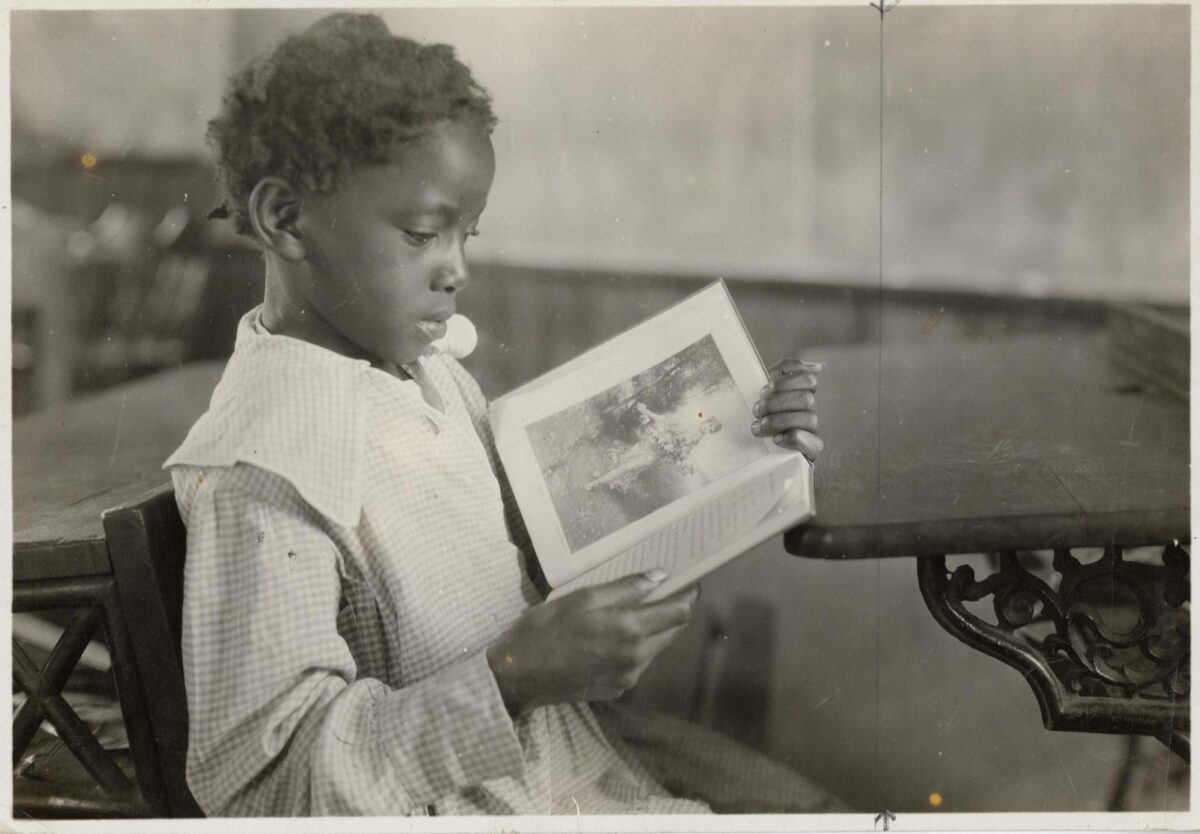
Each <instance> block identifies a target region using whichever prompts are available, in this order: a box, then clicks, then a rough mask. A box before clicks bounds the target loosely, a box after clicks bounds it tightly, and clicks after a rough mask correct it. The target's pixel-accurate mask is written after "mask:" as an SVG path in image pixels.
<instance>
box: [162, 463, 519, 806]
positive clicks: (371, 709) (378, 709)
mask: <svg viewBox="0 0 1200 834" xmlns="http://www.w3.org/2000/svg"><path fill="white" fill-rule="evenodd" d="M247 472H250V473H251V474H252V475H253V474H255V473H257V474H258V475H266V473H261V472H259V471H256V470H253V468H252V467H246V466H244V465H239V466H235V467H230V468H224V467H218V468H215V469H211V470H201V469H199V468H197V467H191V466H179V467H176V468H174V469H173V470H172V476H173V478H174V480H175V485H176V492H177V495H178V496H179V497H180V508H181V510H182V511H183V517H184V520H185V522H186V524H187V528H188V559H187V566H186V574H185V593H184V620H183V660H184V671H185V678H186V684H187V693H188V709H189V715H190V727H191V732H190V738H189V749H188V784H189V786H190V787H191V789H192V792H193V794H194V795H195V796H196V799H197V801H198V802H199V803H200V805H201V807H202V808H204V810H205V811H206V812H207V813H209V814H213V815H239V816H242V815H263V814H269V815H355V814H411V813H421V812H423V811H424V809H425V806H427V805H428V804H430V803H432V802H434V801H435V800H437V799H438V798H440V797H443V796H445V795H447V794H450V793H452V792H458V791H461V790H463V789H465V788H468V787H470V786H473V785H478V784H480V783H482V782H484V781H487V780H489V779H494V778H498V777H502V776H513V777H517V778H519V777H520V776H521V775H522V773H523V768H524V760H523V753H522V747H521V744H520V742H519V741H518V739H517V735H516V732H515V730H514V727H513V724H512V721H511V719H510V718H509V716H508V714H507V712H506V710H505V707H504V703H503V700H502V698H501V697H500V693H499V691H498V690H497V687H496V682H495V678H494V676H493V675H492V672H491V670H490V669H489V667H488V664H487V659H486V657H485V656H484V654H483V653H482V652H476V653H474V654H471V655H468V656H465V657H463V658H462V659H460V660H457V661H455V662H452V663H451V664H449V665H447V666H445V667H443V668H442V669H441V670H440V671H438V672H436V673H434V674H431V675H429V676H427V677H425V678H424V679H422V680H420V681H419V682H416V683H414V684H412V685H409V686H404V687H399V688H392V687H389V686H388V685H386V684H385V683H384V682H382V681H381V680H378V679H374V678H366V677H364V678H358V677H357V674H356V673H357V669H356V664H355V662H354V658H353V656H352V653H351V650H350V647H349V645H348V644H347V642H346V640H345V639H344V638H343V636H342V632H341V631H339V623H340V621H341V618H342V617H343V616H344V615H345V614H346V613H347V612H346V611H345V610H344V596H343V586H342V583H343V580H344V576H343V571H342V566H341V563H340V558H339V553H338V549H337V547H336V545H335V544H334V542H333V540H332V539H331V538H330V537H329V536H328V535H327V534H326V533H325V532H324V531H323V530H322V529H321V527H320V525H319V523H318V520H317V518H315V517H306V515H305V514H304V513H303V512H301V511H298V510H294V509H287V507H292V506H294V504H292V503H291V502H278V501H273V500H270V496H265V495H263V494H262V490H261V489H258V488H250V487H248V486H247V485H248V484H258V485H261V484H262V483H278V484H281V485H283V486H281V487H280V488H284V487H285V486H286V482H283V481H281V480H278V479H274V480H273V479H272V478H270V477H260V478H258V479H257V480H256V479H255V478H253V477H250V478H248V477H246V473H247ZM351 614H352V612H351ZM343 625H344V624H343ZM352 626H353V624H350V626H349V627H352Z"/></svg>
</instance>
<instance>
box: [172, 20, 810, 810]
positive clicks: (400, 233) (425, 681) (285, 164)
mask: <svg viewBox="0 0 1200 834" xmlns="http://www.w3.org/2000/svg"><path fill="white" fill-rule="evenodd" d="M494 124H495V117H494V116H493V114H492V110H491V106H490V101H489V98H488V96H487V94H486V93H485V91H484V90H483V89H482V88H481V87H480V86H479V85H478V84H476V82H475V81H474V80H473V79H472V77H471V74H470V72H469V71H468V70H467V68H466V67H465V66H463V65H462V64H461V63H459V62H458V61H457V60H455V58H454V55H453V52H452V50H451V49H450V48H449V47H446V46H422V45H419V44H417V43H415V42H413V41H409V40H406V39H403V38H397V37H393V36H392V35H390V34H389V32H388V31H387V29H386V27H385V26H384V25H383V23H382V22H381V21H380V20H379V19H378V18H376V17H373V16H370V15H351V14H335V15H332V16H330V17H327V18H325V19H323V20H322V21H320V22H318V23H317V24H315V25H314V26H313V27H311V28H310V29H308V30H307V31H305V32H304V33H303V34H300V35H298V36H294V37H291V38H288V39H287V40H285V41H284V42H283V43H282V44H281V45H280V46H279V47H278V48H276V50H275V51H274V52H273V53H272V54H270V55H269V56H268V57H266V58H265V59H264V60H261V61H259V62H257V63H255V64H253V65H252V66H250V67H249V68H248V69H246V70H245V71H244V72H243V73H241V74H240V75H238V76H237V77H236V78H235V79H234V81H233V84H232V89H231V90H230V91H229V93H228V94H227V96H226V98H225V100H224V107H223V112H222V114H221V115H220V117H219V118H217V119H215V120H214V121H213V122H212V123H211V125H210V139H211V140H212V142H213V144H214V146H215V148H216V150H217V153H218V157H219V162H218V164H219V171H220V176H221V180H222V184H223V187H224V191H225V202H224V205H223V208H222V210H221V211H222V213H224V214H225V215H226V216H228V217H230V218H231V219H232V221H233V223H234V224H235V226H236V228H237V230H238V231H239V232H241V233H243V234H245V235H248V236H250V237H252V238H253V239H254V240H255V241H256V242H257V243H258V244H259V245H260V246H261V248H262V250H263V252H264V256H265V261H266V295H265V299H264V302H263V304H262V305H261V306H260V307H258V308H256V309H254V310H252V311H251V312H250V313H248V314H247V315H246V316H245V317H244V318H243V320H242V321H241V324H240V326H239V330H238V335H237V343H236V348H235V350H234V353H233V356H232V357H231V359H230V361H229V364H228V366H227V368H226V370H225V373H224V376H223V377H222V380H221V383H220V385H219V386H218V387H217V389H216V391H215V392H214V394H213V398H212V402H211V405H210V407H209V410H208V412H207V413H206V414H205V415H204V416H203V417H202V418H201V419H200V420H199V421H198V422H197V423H196V425H195V426H194V427H193V428H192V430H191V432H190V433H189V435H188V437H187V440H186V441H185V442H184V443H183V445H182V446H181V447H180V448H179V449H178V450H177V451H176V452H175V454H174V455H172V456H171V458H170V459H169V460H168V461H167V463H166V465H167V466H168V467H170V469H171V475H172V478H173V481H174V485H175V489H176V495H177V500H178V503H179V507H180V510H181V513H182V515H183V519H184V521H185V522H186V524H187V528H188V559H187V572H186V577H185V602H184V622H183V655H184V667H185V672H186V682H187V692H188V707H189V714H190V726H191V731H190V732H191V735H190V739H189V750H188V782H189V785H190V786H191V788H192V791H193V793H194V794H195V796H196V798H197V800H198V801H199V803H200V805H201V806H202V807H203V808H204V809H205V811H206V812H207V813H209V814H214V815H218V814H219V815H260V814H269V815H288V814H307V815H349V814H420V813H425V812H435V813H438V814H465V813H489V814H502V813H523V814H524V813H548V812H554V813H562V812H565V813H580V812H582V813H628V812H634V811H639V812H660V813H661V812H679V811H702V810H706V807H705V806H704V805H702V804H700V803H697V802H693V801H688V800H685V799H680V798H676V797H673V796H671V795H669V794H667V792H666V791H665V790H664V788H663V787H662V786H661V784H660V783H659V782H658V781H656V780H655V779H654V778H653V777H652V776H651V775H650V773H649V772H648V771H647V770H646V769H645V767H643V765H642V764H641V763H639V761H638V760H637V758H636V756H634V755H633V754H632V753H631V751H630V749H629V748H628V747H626V746H625V745H624V744H623V743H622V742H621V741H620V740H619V739H617V738H615V736H613V734H612V732H611V730H609V731H606V729H605V727H604V726H602V724H601V722H600V721H599V720H598V718H597V715H596V713H595V712H594V711H593V707H592V706H591V705H590V702H594V701H602V700H605V699H611V698H613V697H615V696H617V695H619V694H621V693H622V692H624V691H625V690H627V689H628V688H629V687H631V686H632V685H633V684H634V683H635V682H636V680H637V679H638V676H639V675H640V674H641V672H642V670H643V669H645V668H646V666H647V665H648V664H649V662H650V661H651V660H652V659H653V657H654V656H655V655H656V654H657V653H658V652H659V651H661V650H662V649H663V648H664V647H665V646H666V645H667V644H668V643H669V642H670V641H671V639H672V638H673V637H674V636H675V635H676V634H677V633H678V632H679V631H680V629H681V628H683V626H684V625H685V624H686V622H687V620H688V616H689V614H690V612H691V609H692V606H693V604H694V602H695V599H696V591H695V590H694V589H692V590H689V591H685V592H683V593H681V594H678V595H676V596H674V597H671V598H669V599H666V600H662V601H660V602H656V603H643V602H641V599H642V597H644V596H645V595H646V594H647V593H648V592H649V591H650V590H651V589H652V588H653V587H654V586H655V585H656V584H657V583H658V582H660V581H661V580H662V579H663V576H662V575H661V573H659V574H658V575H637V576H631V577H628V578H626V579H624V580H621V581H618V582H615V583H612V584H609V585H605V586H600V587H597V588H592V589H588V590H584V591H581V592H578V593H575V594H571V595H568V596H565V597H563V598H562V599H561V600H557V601H555V602H553V603H545V602H543V601H542V597H541V595H540V594H539V593H538V591H537V589H536V587H535V585H534V583H533V582H532V581H531V580H530V578H529V574H528V573H527V565H526V560H525V557H524V555H523V554H526V553H531V552H532V551H531V550H530V549H529V546H528V540H527V538H526V535H525V533H524V528H523V525H522V523H521V520H520V517H519V515H518V514H517V512H516V510H515V507H514V504H513V502H512V500H511V495H510V493H509V492H508V489H507V485H506V484H505V483H504V481H503V477H502V475H501V474H500V469H499V463H498V461H497V459H496V455H495V451H494V448H493V444H492V436H491V431H490V428H489V426H488V423H487V418H486V407H485V403H484V399H483V397H482V396H481V394H480V391H479V389H478V387H477V386H476V385H475V383H474V381H473V380H472V379H471V377H470V376H469V375H468V374H467V373H466V372H465V371H464V370H463V369H462V367H461V366H460V365H459V364H458V363H457V362H456V361H455V359H454V358H452V357H451V356H449V355H447V353H446V352H444V351H439V350H438V349H437V348H435V347H433V343H434V342H436V341H438V340H439V339H440V338H441V337H442V336H444V334H445V331H446V321H447V320H448V319H449V318H450V317H451V316H452V315H453V314H454V312H455V302H456V299H457V295H458V293H459V292H460V291H462V290H463V288H464V287H465V286H466V284H467V277H468V276H467V265H466V260H465V254H464V247H465V245H466V242H467V239H468V238H469V237H471V236H472V235H474V234H476V233H477V232H476V225H477V223H478V221H479V217H480V215H481V214H482V212H483V210H484V205H485V203H486V201H487V196H488V191H489V189H490V187H491V184H492V177H493V173H494V157H493V154H492V147H491V142H490V139H489V135H490V132H491V128H492V126H493V125H494ZM782 367H783V374H784V375H783V376H780V377H779V378H778V380H777V381H776V382H775V383H774V384H773V386H772V390H770V391H767V392H765V393H764V397H763V399H762V400H761V401H760V402H759V403H758V405H757V406H756V409H755V415H756V416H757V417H758V418H759V419H757V420H756V421H755V423H754V426H753V431H754V432H755V433H757V434H760V435H764V436H766V435H775V437H776V440H777V441H778V442H780V443H784V444H787V445H790V446H792V447H793V448H798V449H801V450H803V451H804V452H805V453H806V454H808V455H810V456H813V455H815V454H816V453H817V451H819V449H820V441H819V440H818V439H817V437H816V436H815V434H814V433H813V432H814V431H815V429H816V417H815V415H814V413H813V412H812V408H813V388H814V387H815V384H816V380H815V374H816V371H817V370H819V369H818V368H817V367H814V366H810V365H807V364H805V363H800V362H788V363H784V364H783V366H782ZM531 561H532V560H531ZM726 754H728V753H727V751H726V753H725V754H722V755H726ZM728 755H732V754H728ZM747 755H748V756H749V755H750V754H748V753H747ZM748 760H754V761H757V760H756V759H753V757H751V759H748ZM763 762H765V760H763ZM760 764H762V767H763V768H765V769H764V770H761V771H759V772H767V771H768V770H770V768H772V767H775V768H777V766H775V765H770V764H769V763H765V764H764V763H760ZM790 785H791V786H790V787H789V788H787V790H794V791H797V792H798V793H797V794H796V795H797V796H800V797H801V798H802V799H803V801H805V802H808V801H809V800H810V799H811V797H812V791H811V790H810V789H809V788H808V787H807V786H806V785H804V783H803V782H802V781H801V780H799V778H798V777H796V778H795V781H794V782H792V783H790ZM806 790H807V791H808V793H805V791H806ZM812 801H814V802H815V800H812ZM793 810H795V809H793Z"/></svg>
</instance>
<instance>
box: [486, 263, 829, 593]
mask: <svg viewBox="0 0 1200 834" xmlns="http://www.w3.org/2000/svg"><path fill="white" fill-rule="evenodd" d="M767 382H768V375H767V371H766V369H765V368H764V367H763V363H762V360H761V359H760V358H759V356H758V352H757V351H756V350H755V348H754V344H753V343H752V342H751V341H750V337H749V336H748V335H747V334H746V329H745V327H744V326H743V324H742V321H741V317H740V316H739V315H738V312H737V308H735V307H734V305H733V300H732V299H731V298H730V296H729V292H728V290H727V288H726V287H725V284H724V282H722V281H718V282H716V283H714V284H711V285H710V286H708V287H706V288H705V289H703V290H701V291H700V292H697V293H695V294H694V295H691V296H689V297H688V298H686V299H684V300H683V301H681V302H679V303H678V304H676V305H675V306H673V307H671V308H669V309H667V310H665V311H664V312H662V313H659V314H658V315H656V316H654V317H652V318H650V319H647V320H646V321H644V322H642V323H641V324H639V325H637V326H635V327H633V328H631V329H630V330H627V331H626V332H624V333H622V334H621V335H619V336H617V337H615V338H613V339H611V340H609V341H607V342H605V343H604V344H602V345H600V346H599V347H596V348H593V349H591V350H589V351H587V352H586V353H584V354H582V355H581V356H579V357H577V358H575V359H573V360H571V361H570V362H568V363H567V364H565V365H562V366H561V367H559V368H556V369H555V370H553V371H551V372H549V373H547V374H545V375H544V376H541V377H539V378H538V379H535V380H534V381H532V382H530V383H527V384H526V385H523V386H521V387H520V388H518V389H516V390H515V391H513V392H511V393H509V394H506V395H505V396H503V397H500V398H499V399H497V400H494V401H493V402H492V405H491V420H492V427H493V430H494V432H495V435H496V445H497V447H498V449H499V451H500V458H501V460H502V461H503V463H504V468H505V470H506V472H507V473H508V478H509V481H510V482H511V484H512V488H513V492H514V494H515V495H516V499H517V503H518V505H519V506H520V508H521V513H522V515H523V516H524V518H525V524H526V526H527V527H528V529H529V534H530V537H531V538H532V540H533V546H534V549H535V550H536V551H537V556H538V560H539V561H540V562H541V566H542V572H543V573H544V574H545V576H546V580H547V582H548V583H549V584H550V586H551V588H553V592H552V593H551V595H550V596H551V598H552V599H553V598H554V597H555V596H557V595H560V594H563V593H567V592H569V591H573V590H576V589H578V588H582V587H585V586H587V585H593V584H597V583H600V582H608V581H610V580H613V579H617V578H619V577H621V576H625V575H628V574H631V573H639V572H642V571H647V570H650V569H651V568H654V567H660V568H662V569H663V570H665V571H666V572H667V574H668V578H667V579H666V580H665V581H664V582H663V583H662V584H661V585H660V586H659V587H658V588H656V589H655V590H654V591H653V593H652V594H651V595H650V596H649V597H647V599H659V598H662V597H665V596H667V595H669V594H671V593H674V592H675V591H677V590H679V589H681V588H684V587H686V586H687V585H690V584H692V583H693V582H695V581H696V580H698V579H699V578H700V577H702V576H704V575H705V574H706V573H709V572H710V571H712V570H714V569H716V568H717V567H719V566H721V565H722V564H724V563H725V562H728V561H729V560H730V559H733V558H735V557H737V556H739V555H741V554H742V553H744V552H746V551H747V550H749V549H750V548H752V547H754V546H755V545H757V544H760V543H761V542H763V541H764V540H765V539H767V538H769V537H771V536H773V535H776V534H778V533H780V532H782V531H783V530H785V529H787V528H789V527H793V526H795V525H796V524H799V523H801V522H803V521H805V520H807V519H809V518H811V517H812V516H813V514H814V503H813V486H812V469H811V467H810V465H809V463H808V461H807V460H806V459H805V457H804V456H803V455H802V454H800V453H799V452H793V451H790V450H787V449H782V448H780V447H779V446H777V445H776V444H775V443H774V441H773V440H771V439H770V438H766V439H760V438H757V437H755V436H754V435H753V434H751V433H750V424H751V422H752V421H753V419H754V418H753V417H752V416H751V413H750V409H751V407H752V406H753V404H754V402H755V401H756V400H757V399H758V396H759V392H760V390H761V389H762V387H763V386H764V385H766V384H767Z"/></svg>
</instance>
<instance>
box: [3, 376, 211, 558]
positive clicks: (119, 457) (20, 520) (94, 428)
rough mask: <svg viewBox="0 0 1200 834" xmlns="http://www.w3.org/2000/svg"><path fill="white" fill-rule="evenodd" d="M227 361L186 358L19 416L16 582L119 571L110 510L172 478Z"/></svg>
mask: <svg viewBox="0 0 1200 834" xmlns="http://www.w3.org/2000/svg"><path fill="white" fill-rule="evenodd" d="M224 366H225V363H224V362H205V363H200V364H195V365H186V366H184V367H182V368H179V369H178V370H172V371H167V372H163V373H158V374H154V375H153V376H149V377H144V378H142V379H139V380H136V381H133V382H130V383H126V384H123V385H119V386H116V387H114V388H110V389H108V390H107V391H104V392H103V393H100V394H96V395H91V396H84V397H77V398H73V399H71V400H67V401H66V402H64V403H61V404H59V405H54V406H50V407H48V408H45V409H42V410H40V411H37V412H35V413H33V414H31V415H28V416H26V417H23V418H21V419H20V420H17V421H16V422H15V423H14V425H13V434H12V444H13V481H12V483H13V556H14V558H13V579H14V580H21V579H43V578H51V577H56V576H82V575H87V574H91V573H108V572H109V571H110V568H109V565H108V552H107V550H106V549H105V545H104V529H103V527H102V526H101V522H100V514H101V513H102V512H103V511H104V510H107V509H111V508H113V507H117V506H120V505H122V504H124V503H127V502H129V501H131V500H132V499H134V498H136V497H138V496H139V495H142V494H143V493H145V492H147V491H148V490H150V489H152V488H154V487H155V486H159V485H164V484H167V483H169V482H170V475H169V474H168V473H167V472H164V471H163V470H162V468H161V467H162V463H163V461H164V460H166V459H167V457H168V456H169V455H170V454H171V452H173V451H174V450H175V448H176V447H177V446H178V445H179V444H180V443H181V442H182V441H183V438H184V437H186V436H187V431H188V429H189V428H190V427H191V425H192V423H193V422H195V420H196V418H197V417H199V416H200V415H201V414H202V413H203V412H204V410H205V408H207V407H208V400H209V397H210V396H211V395H212V390H213V388H214V387H215V386H216V384H217V380H218V379H220V375H221V371H222V369H223V368H224Z"/></svg>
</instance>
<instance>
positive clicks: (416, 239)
mask: <svg viewBox="0 0 1200 834" xmlns="http://www.w3.org/2000/svg"><path fill="white" fill-rule="evenodd" d="M404 236H405V237H407V238H408V240H409V242H410V243H411V244H413V245H414V246H424V245H425V244H427V243H430V242H432V241H433V240H435V239H436V238H437V235H434V234H429V233H428V232H413V231H409V230H408V229H405V230H404Z"/></svg>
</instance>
